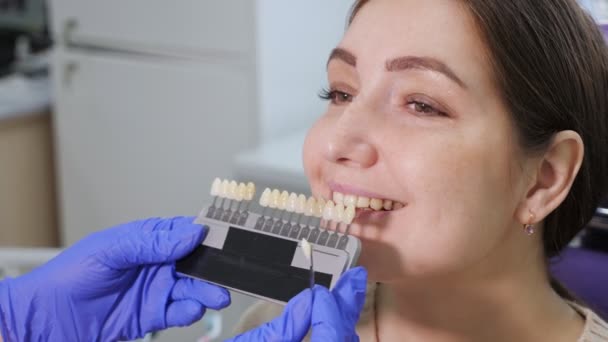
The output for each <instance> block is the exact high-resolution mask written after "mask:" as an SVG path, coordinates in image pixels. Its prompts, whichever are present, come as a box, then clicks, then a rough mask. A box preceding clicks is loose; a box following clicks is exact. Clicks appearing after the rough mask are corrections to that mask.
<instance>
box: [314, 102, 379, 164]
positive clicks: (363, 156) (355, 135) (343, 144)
mask: <svg viewBox="0 0 608 342" xmlns="http://www.w3.org/2000/svg"><path fill="white" fill-rule="evenodd" d="M354 119H356V118H355V117H354V116H352V113H348V112H346V111H345V112H344V113H342V115H341V116H340V117H339V118H338V120H337V121H336V123H335V126H334V130H333V132H331V133H330V136H329V137H327V146H326V148H325V157H326V159H327V160H328V161H330V162H333V163H338V164H342V165H345V166H348V167H357V168H367V167H370V166H372V165H374V164H375V163H376V161H377V160H378V151H377V149H376V147H375V146H374V144H372V142H371V141H370V136H369V133H370V129H371V127H369V126H368V125H367V124H366V123H365V118H361V120H360V121H358V122H357V121H356V120H354Z"/></svg>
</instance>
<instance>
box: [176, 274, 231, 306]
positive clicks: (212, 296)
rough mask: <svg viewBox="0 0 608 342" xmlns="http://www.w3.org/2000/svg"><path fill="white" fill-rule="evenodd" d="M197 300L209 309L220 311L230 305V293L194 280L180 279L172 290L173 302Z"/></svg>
mask: <svg viewBox="0 0 608 342" xmlns="http://www.w3.org/2000/svg"><path fill="white" fill-rule="evenodd" d="M185 299H187V300H195V301H197V302H199V303H201V304H202V305H204V306H205V307H207V308H211V309H215V310H219V309H223V308H225V307H227V306H228V305H230V293H229V292H228V290H226V289H224V288H222V287H219V286H217V285H213V284H209V283H207V282H204V281H201V280H197V279H192V278H179V279H177V281H176V282H175V285H173V289H172V290H171V300H174V301H178V300H185Z"/></svg>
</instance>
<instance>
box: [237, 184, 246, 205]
mask: <svg viewBox="0 0 608 342" xmlns="http://www.w3.org/2000/svg"><path fill="white" fill-rule="evenodd" d="M245 195H247V186H246V185H245V183H239V187H238V188H237V189H236V200H237V201H242V200H244V199H245Z"/></svg>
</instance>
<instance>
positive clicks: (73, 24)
mask: <svg viewBox="0 0 608 342" xmlns="http://www.w3.org/2000/svg"><path fill="white" fill-rule="evenodd" d="M77 28H78V20H77V19H76V18H68V19H66V21H65V23H64V24H63V41H64V43H65V44H68V45H69V44H70V42H71V41H72V36H73V35H74V31H76V29H77Z"/></svg>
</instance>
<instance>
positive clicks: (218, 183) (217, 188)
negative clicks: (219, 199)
mask: <svg viewBox="0 0 608 342" xmlns="http://www.w3.org/2000/svg"><path fill="white" fill-rule="evenodd" d="M221 190H222V180H221V179H219V178H215V179H214V180H213V183H212V184H211V196H219V194H220V193H221Z"/></svg>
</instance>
